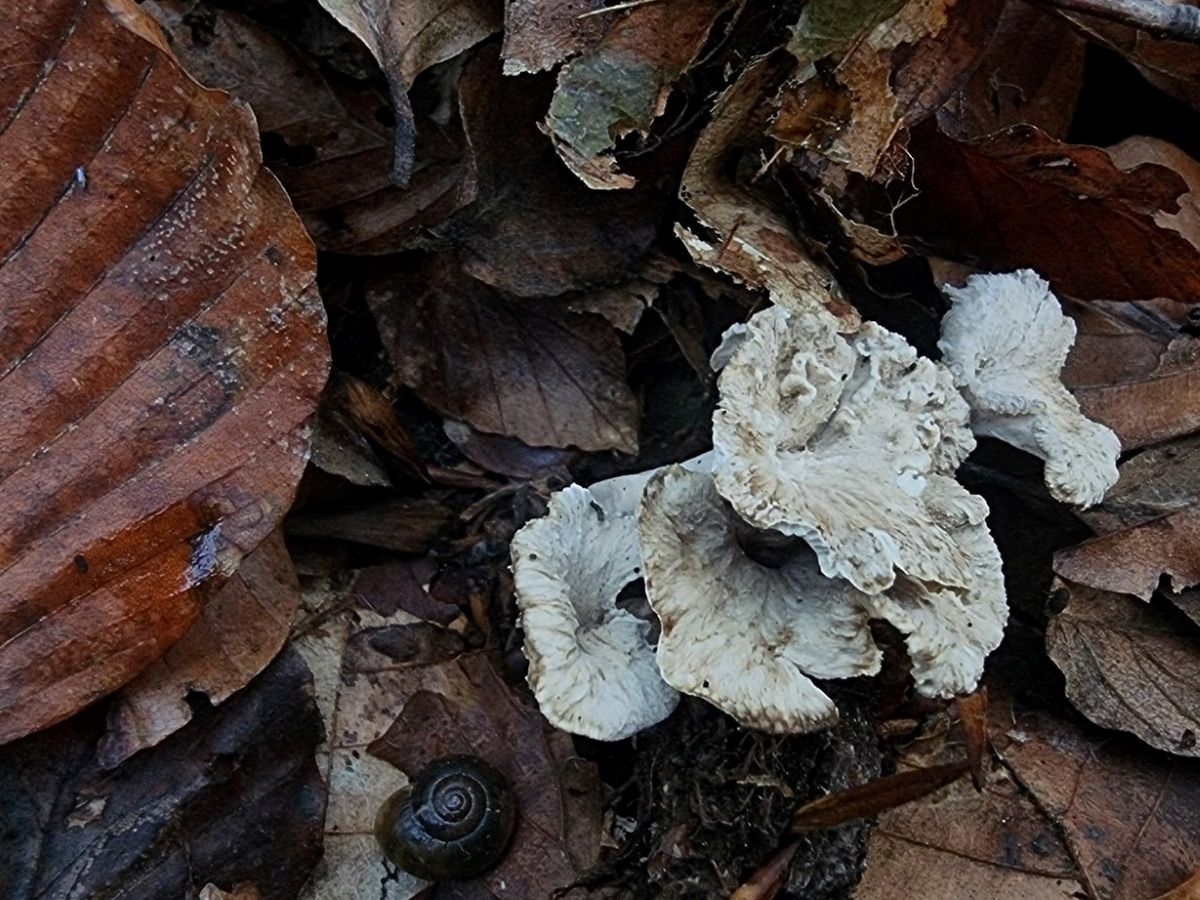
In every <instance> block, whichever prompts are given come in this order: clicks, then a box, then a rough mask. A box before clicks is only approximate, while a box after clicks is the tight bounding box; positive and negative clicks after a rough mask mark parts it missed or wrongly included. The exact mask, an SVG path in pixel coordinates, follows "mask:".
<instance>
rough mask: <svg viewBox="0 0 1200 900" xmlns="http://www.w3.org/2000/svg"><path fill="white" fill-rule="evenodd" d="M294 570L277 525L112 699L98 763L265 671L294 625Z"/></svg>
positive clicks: (170, 728)
mask: <svg viewBox="0 0 1200 900" xmlns="http://www.w3.org/2000/svg"><path fill="white" fill-rule="evenodd" d="M299 602H300V585H299V582H298V581H297V579H296V570H295V569H294V568H293V566H292V559H291V557H290V556H288V551H287V547H285V546H284V543H283V534H282V533H281V532H280V531H279V530H276V531H275V532H273V533H272V534H271V536H270V537H268V538H267V539H266V540H265V541H263V542H262V543H261V544H260V545H259V546H258V549H257V550H255V551H254V552H253V553H251V554H250V555H249V556H247V557H246V558H245V559H244V560H243V561H242V565H241V566H240V567H239V568H238V571H237V574H236V575H234V576H233V577H232V578H230V579H229V581H227V582H226V583H225V586H224V587H222V588H221V590H219V591H217V593H216V594H215V595H214V596H213V598H212V599H211V600H209V601H208V603H207V604H205V606H204V609H203V610H201V612H200V616H199V618H197V619H196V621H195V622H193V623H192V627H191V628H189V629H188V630H187V633H186V634H184V636H183V637H182V638H180V640H179V642H178V643H177V644H175V645H174V646H173V647H171V648H170V649H169V650H168V651H167V652H166V653H165V654H163V656H162V658H161V659H158V660H155V661H154V663H153V664H151V666H150V668H148V669H146V670H145V671H144V672H142V674H141V675H139V676H138V677H137V678H135V679H134V680H133V681H132V682H130V683H129V684H127V685H126V686H125V687H124V688H122V690H121V691H120V692H119V693H118V694H117V696H116V697H115V699H114V701H113V704H112V706H110V707H109V712H108V731H107V733H106V734H105V735H104V737H103V738H102V739H101V742H100V746H99V748H98V750H97V754H96V756H97V761H98V762H99V764H100V765H101V766H103V767H105V768H111V767H113V766H116V765H117V764H119V763H121V762H123V761H124V760H126V759H128V758H129V757H130V756H132V755H133V754H134V753H136V752H137V751H139V750H142V749H144V748H146V747H152V746H154V745H155V744H157V743H158V742H159V741H161V740H163V739H164V738H166V737H168V736H169V735H171V734H173V733H174V732H176V731H178V730H179V729H180V728H182V727H183V726H184V725H186V724H187V723H188V722H190V721H191V719H192V715H193V710H194V708H195V705H196V703H197V702H203V699H204V698H206V699H207V701H208V702H209V703H211V704H213V705H214V706H215V705H217V704H219V703H224V702H225V701H226V700H228V699H229V697H231V696H232V695H233V694H234V693H235V692H236V691H240V690H241V689H242V688H243V687H245V686H246V685H247V684H248V683H249V681H250V679H252V678H253V677H254V676H255V675H257V674H258V673H259V672H261V671H262V670H263V668H264V667H265V666H266V665H267V663H269V662H270V661H271V660H272V659H273V658H274V657H275V654H277V653H278V652H279V648H280V647H282V646H283V642H284V640H285V639H286V638H287V636H288V632H289V631H290V630H291V627H292V617H293V616H294V615H295V613H296V607H297V606H298V605H299Z"/></svg>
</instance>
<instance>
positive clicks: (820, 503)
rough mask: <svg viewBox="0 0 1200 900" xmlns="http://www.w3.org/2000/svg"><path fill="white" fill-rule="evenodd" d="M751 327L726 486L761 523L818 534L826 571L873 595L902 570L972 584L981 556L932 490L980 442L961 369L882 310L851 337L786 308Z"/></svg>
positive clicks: (737, 353) (731, 380) (733, 365)
mask: <svg viewBox="0 0 1200 900" xmlns="http://www.w3.org/2000/svg"><path fill="white" fill-rule="evenodd" d="M746 329H747V331H746V334H745V336H744V337H742V339H741V340H740V341H739V342H738V343H737V344H736V347H735V348H734V350H733V352H732V354H731V355H730V358H729V361H728V364H727V365H726V366H725V369H724V371H723V372H722V374H721V377H720V380H719V386H720V391H721V402H720V406H719V408H718V410H717V413H716V414H715V415H714V417H713V444H714V450H715V453H716V461H715V463H714V467H713V471H714V475H715V477H716V482H717V487H718V489H719V490H720V492H721V495H722V496H724V497H725V498H726V499H727V500H729V502H730V503H731V504H732V505H733V507H734V509H736V510H737V512H738V513H739V514H740V515H741V516H743V517H744V518H745V519H746V520H747V521H748V522H750V523H752V524H753V525H755V526H757V527H759V528H768V529H776V530H778V531H781V532H783V533H784V534H788V535H794V536H798V537H802V538H804V540H805V541H807V542H808V543H809V545H810V546H811V547H812V548H813V550H814V551H815V552H816V554H817V559H818V561H819V563H820V566H821V571H822V572H824V573H825V574H826V575H827V576H829V577H831V578H845V579H846V580H847V581H849V582H850V583H851V584H853V585H854V586H855V587H857V588H859V589H860V590H862V591H864V592H865V593H868V594H877V593H880V592H882V591H885V590H887V589H888V588H889V587H891V585H892V584H893V582H894V581H895V578H896V574H897V571H900V572H903V573H905V574H907V575H909V576H911V577H912V578H915V579H918V580H920V581H922V582H924V583H925V584H928V585H931V586H934V587H939V586H940V587H951V588H956V589H963V588H967V587H969V585H970V580H971V575H970V572H969V568H970V563H969V560H968V559H967V557H966V556H965V554H964V553H963V552H962V550H960V548H959V547H958V546H957V544H956V542H955V541H954V540H952V539H951V536H950V535H949V534H948V533H947V532H946V530H945V529H944V528H943V527H942V526H941V525H940V524H939V523H938V521H937V520H936V518H935V517H934V516H932V515H931V514H930V511H929V510H928V509H927V508H926V502H925V497H924V494H925V491H926V488H927V485H928V480H929V476H930V475H931V474H933V473H951V472H953V470H954V469H955V468H956V467H957V466H958V464H959V463H960V462H961V461H962V460H963V459H964V458H965V457H966V455H967V454H968V453H969V452H970V451H971V449H972V448H973V447H974V437H973V436H972V434H971V431H970V429H969V428H968V426H967V420H968V415H969V411H968V408H967V404H966V402H965V401H964V400H963V399H962V397H961V396H960V395H959V393H958V391H956V390H955V388H954V385H953V384H952V382H951V379H950V376H949V374H948V373H946V372H945V371H944V370H943V369H941V368H940V367H939V366H937V365H935V364H934V363H932V362H930V361H929V360H926V359H922V358H919V357H918V356H917V354H916V351H915V350H914V349H913V348H912V347H910V346H909V345H908V343H907V342H906V341H905V340H904V339H903V338H902V337H900V336H899V335H896V334H893V333H891V332H889V331H887V330H886V329H884V328H881V327H880V326H878V325H876V324H874V323H870V322H868V323H865V324H864V325H862V326H861V328H860V329H859V330H858V332H857V333H856V334H854V335H853V336H851V337H843V336H841V335H839V334H838V333H837V322H836V320H835V319H834V318H833V317H832V316H831V315H829V314H826V313H823V312H819V311H818V312H815V313H813V312H810V313H804V312H789V311H788V310H785V309H783V308H782V307H772V308H770V309H766V310H764V311H762V312H760V313H758V314H756V315H755V316H753V317H752V318H751V319H750V320H749V322H747V323H746ZM967 496H970V495H967ZM971 503H973V504H974V506H975V508H976V513H977V514H978V515H980V516H982V515H986V509H987V507H986V505H985V504H984V503H983V501H982V500H981V499H980V498H977V497H974V498H972V499H971Z"/></svg>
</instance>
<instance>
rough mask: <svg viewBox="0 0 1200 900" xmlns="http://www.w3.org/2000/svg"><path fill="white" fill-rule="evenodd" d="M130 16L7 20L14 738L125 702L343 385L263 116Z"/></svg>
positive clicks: (7, 447) (267, 503)
mask: <svg viewBox="0 0 1200 900" xmlns="http://www.w3.org/2000/svg"><path fill="white" fill-rule="evenodd" d="M157 40H161V35H159V33H158V32H157V28H156V26H155V25H154V24H153V23H152V22H151V21H150V20H149V19H148V18H147V17H146V16H145V15H144V14H143V13H141V12H140V11H139V10H138V9H137V7H136V6H135V5H134V4H133V3H132V2H130V0H106V2H90V3H85V2H83V0H48V2H42V0H20V2H9V3H6V4H3V6H2V7H0V58H2V59H3V60H4V64H3V66H0V423H2V424H0V741H5V740H11V739H13V738H15V737H18V736H20V735H23V734H26V733H28V732H30V731H33V730H35V729H38V728H41V727H44V726H46V725H49V724H51V723H53V722H56V721H58V720H60V719H62V718H64V717H65V716H67V715H69V714H70V713H72V712H73V711H75V710H76V709H78V708H80V707H82V706H83V705H85V704H87V703H88V702H90V701H92V700H94V699H96V698H97V697H99V696H102V695H103V694H105V693H108V692H109V691H111V690H113V689H114V688H117V687H119V686H121V685H122V684H124V683H125V682H127V681H128V680H129V679H131V678H132V677H133V676H135V675H137V674H138V672H140V671H141V670H142V669H144V668H145V667H146V666H147V665H148V664H149V663H150V662H151V661H153V660H154V659H156V658H157V657H158V656H160V655H161V654H162V652H163V651H164V650H166V648H167V647H169V646H170V645H171V644H172V643H174V642H175V641H176V640H177V639H178V638H179V637H180V636H181V635H182V634H183V633H184V632H185V631H186V630H187V628H188V626H189V625H191V623H192V621H193V620H194V619H195V618H196V616H197V615H198V614H199V612H200V609H201V607H202V605H203V603H204V600H205V598H206V597H207V596H208V594H209V593H210V592H211V591H212V590H213V589H215V587H216V586H217V584H218V583H219V582H220V581H221V580H222V579H223V577H224V576H225V575H227V574H228V573H229V572H230V571H232V570H233V568H235V567H236V565H237V563H238V561H239V560H240V559H241V557H242V555H243V554H244V553H246V552H248V551H250V550H252V549H253V548H254V547H255V546H256V545H257V544H258V543H259V541H261V540H262V539H263V538H264V537H266V535H267V534H269V533H270V532H271V530H272V529H273V528H274V527H275V525H276V524H277V523H278V521H279V519H280V518H281V517H282V515H283V513H284V511H285V510H286V508H287V507H288V505H289V504H290V502H291V500H292V496H293V493H294V490H295V486H296V482H297V481H298V479H299V477H300V474H301V471H302V470H303V467H304V462H305V458H306V456H307V445H308V431H307V426H306V424H305V422H306V420H307V419H308V418H309V416H310V415H311V413H312V412H313V410H314V409H315V407H316V400H317V395H318V393H319V391H320V388H321V384H322V382H323V381H324V378H325V374H326V371H327V368H328V364H329V362H328V349H327V345H326V341H325V336H324V312H323V310H322V308H321V304H320V299H319V297H318V295H317V292H316V289H315V287H314V284H313V279H314V253H313V247H312V243H311V241H309V239H308V237H307V236H306V235H305V234H304V231H303V229H302V227H301V225H300V222H299V220H298V219H297V217H296V216H295V214H294V213H293V212H292V210H291V207H290V205H289V204H288V202H287V199H286V197H285V195H284V193H283V191H282V190H281V189H280V187H279V185H278V184H277V183H276V181H275V179H274V178H273V177H272V176H271V175H270V173H268V172H267V171H266V170H265V169H264V168H263V167H262V165H261V156H260V153H259V148H258V134H257V128H256V127H255V123H254V121H253V118H252V116H251V115H250V114H249V113H248V111H247V110H246V108H245V107H244V106H241V105H238V104H236V103H234V102H232V101H231V100H230V99H229V98H228V97H227V96H226V95H224V94H221V93H219V92H215V91H207V90H205V89H203V88H202V87H200V86H199V85H198V84H196V83H195V82H194V81H192V80H191V79H190V78H189V77H188V76H187V75H186V74H185V73H184V72H183V71H182V70H181V69H180V68H179V67H178V65H177V64H176V63H175V61H174V60H173V59H172V58H171V57H170V56H169V55H167V54H166V53H164V52H163V51H162V50H161V49H160V46H157V45H156V41H157Z"/></svg>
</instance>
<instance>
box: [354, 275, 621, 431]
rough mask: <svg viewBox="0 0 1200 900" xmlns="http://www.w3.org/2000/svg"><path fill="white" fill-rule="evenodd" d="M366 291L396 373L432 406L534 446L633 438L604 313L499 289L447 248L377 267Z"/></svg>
mask: <svg viewBox="0 0 1200 900" xmlns="http://www.w3.org/2000/svg"><path fill="white" fill-rule="evenodd" d="M367 302H368V303H369V304H370V306H371V310H372V312H374V314H375V319H376V321H377V322H378V323H379V330H380V334H381V335H382V336H383V341H384V346H385V347H386V348H387V351H388V354H389V355H390V356H391V358H392V363H393V365H394V366H395V367H396V375H397V377H398V378H399V379H400V381H402V382H403V383H404V384H406V385H408V386H409V387H410V388H412V389H413V390H415V391H416V392H417V394H418V395H419V396H420V397H421V399H422V400H424V401H425V402H426V403H428V404H429V405H430V406H432V407H434V408H435V409H437V410H438V411H439V412H441V413H443V414H445V415H447V416H450V417H452V418H454V419H459V420H463V421H466V422H468V423H469V424H470V425H472V426H473V427H475V428H477V429H479V430H480V431H486V432H490V433H493V434H506V435H509V436H511V437H515V438H519V439H520V440H522V441H524V442H525V443H526V444H529V445H531V446H537V447H568V446H571V447H579V448H581V449H583V450H609V449H617V450H626V451H632V450H634V449H635V448H636V446H637V425H636V422H637V404H636V402H635V400H634V398H633V394H632V393H631V392H630V390H629V387H628V386H627V385H626V383H625V356H624V353H623V352H622V350H621V344H620V341H619V340H618V338H617V333H616V331H614V329H613V328H612V326H611V325H609V324H608V323H607V322H606V321H604V319H602V318H600V317H599V316H595V315H588V314H580V313H573V312H569V311H567V310H566V309H565V308H564V305H562V304H559V303H556V302H555V301H545V300H543V301H536V300H521V299H519V298H515V297H506V296H504V295H503V294H500V293H499V292H497V291H495V290H493V289H492V288H490V287H488V286H487V285H485V284H483V283H482V282H479V281H475V280H474V279H472V278H469V277H467V276H466V275H464V274H463V273H462V272H461V271H460V270H459V269H458V268H457V266H456V265H455V264H454V261H453V259H452V258H450V257H445V256H443V257H434V258H431V259H430V260H429V261H428V262H426V263H422V264H419V265H414V264H409V265H407V266H404V267H403V268H401V269H398V270H397V271H396V272H395V273H394V274H391V275H381V277H380V278H379V279H378V280H377V281H376V282H375V283H374V284H373V285H372V287H370V288H369V289H368V292H367Z"/></svg>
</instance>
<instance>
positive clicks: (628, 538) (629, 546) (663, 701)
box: [512, 476, 679, 741]
mask: <svg viewBox="0 0 1200 900" xmlns="http://www.w3.org/2000/svg"><path fill="white" fill-rule="evenodd" d="M635 477H636V476H635ZM624 487H632V486H631V485H625V486H624ZM600 493H602V494H603V493H604V492H603V491H601V492H600ZM640 493H641V491H640V489H638V490H632V489H631V490H624V489H622V486H620V485H619V486H618V487H617V489H616V490H615V491H609V492H608V495H607V496H606V497H605V501H604V502H601V501H600V500H598V499H597V497H596V496H595V495H593V493H592V491H590V490H588V489H587V488H582V487H578V486H575V485H572V486H571V487H568V488H566V489H565V490H562V491H559V492H558V493H556V494H555V495H554V496H553V497H551V498H550V511H549V514H548V515H546V516H545V517H543V518H541V519H536V520H534V521H532V522H530V523H529V524H527V525H526V526H525V527H524V528H522V529H521V530H520V531H518V532H517V534H516V535H515V536H514V537H513V541H512V561H513V582H514V584H515V586H516V593H517V602H518V605H519V606H520V607H521V627H522V628H523V629H524V632H525V655H526V657H528V659H529V676H528V678H529V686H530V687H531V688H532V689H533V693H534V696H535V697H536V698H537V701H538V706H539V707H540V709H541V711H542V714H543V715H545V717H546V718H547V719H548V720H549V721H550V723H551V724H552V725H554V726H556V727H558V728H561V729H563V730H564V731H569V732H572V733H574V734H581V735H584V736H586V737H591V738H596V739H597V740H603V741H616V740H620V739H622V738H625V737H628V736H629V735H631V734H634V733H636V732H638V731H641V730H642V729H643V728H648V727H650V726H651V725H654V724H655V723H657V722H660V721H662V720H663V719H665V718H666V717H667V716H668V715H670V714H671V711H672V710H673V709H674V708H675V706H676V705H677V704H678V703H679V695H678V694H677V693H676V692H675V691H674V690H673V689H672V688H670V687H669V686H668V685H667V684H666V683H665V682H664V681H663V679H662V677H661V676H660V675H659V673H658V665H657V663H656V662H655V658H654V650H653V649H652V648H651V646H650V643H649V633H650V628H651V625H650V623H649V622H646V621H643V620H641V619H639V618H638V617H637V616H635V615H633V614H632V613H629V612H627V611H625V610H623V609H621V608H620V607H618V606H617V605H616V598H617V595H618V594H619V593H620V591H621V589H622V588H623V587H625V585H627V584H629V583H630V582H631V581H634V580H636V579H637V578H638V577H639V576H640V573H641V565H642V563H641V554H640V552H639V549H638V533H637V526H636V519H635V517H634V515H633V510H634V508H636V504H637V498H638V497H639V496H640ZM626 496H629V497H632V498H633V500H632V503H630V504H628V506H629V508H628V510H623V509H622V508H621V505H622V504H621V503H620V499H621V498H624V497H626Z"/></svg>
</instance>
